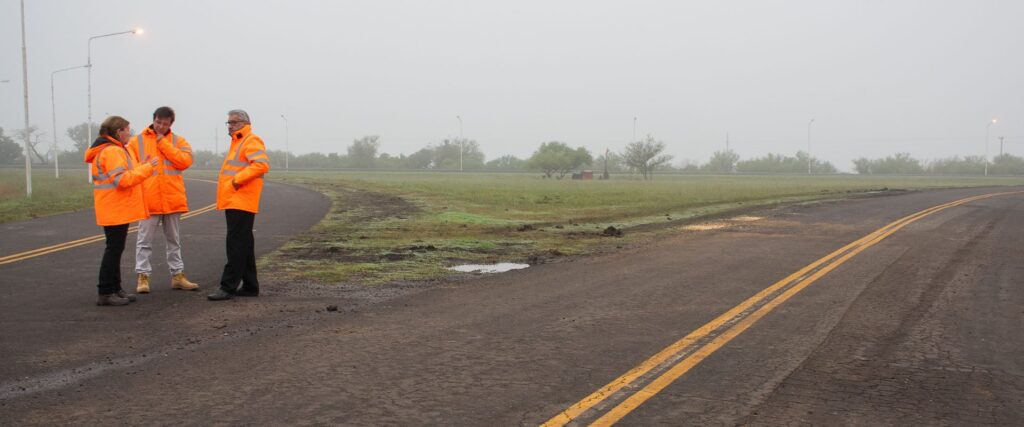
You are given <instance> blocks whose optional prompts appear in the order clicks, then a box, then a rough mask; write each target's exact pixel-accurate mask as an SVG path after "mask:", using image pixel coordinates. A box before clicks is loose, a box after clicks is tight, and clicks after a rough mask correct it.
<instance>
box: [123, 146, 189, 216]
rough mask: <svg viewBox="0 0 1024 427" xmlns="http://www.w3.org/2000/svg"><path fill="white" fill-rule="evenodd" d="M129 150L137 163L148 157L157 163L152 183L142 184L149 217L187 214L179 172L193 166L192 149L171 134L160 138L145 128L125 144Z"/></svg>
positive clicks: (150, 180)
mask: <svg viewBox="0 0 1024 427" xmlns="http://www.w3.org/2000/svg"><path fill="white" fill-rule="evenodd" d="M128 147H129V151H133V150H134V151H135V152H136V153H137V154H138V156H139V159H145V158H147V156H150V157H156V158H158V159H160V163H159V164H158V165H157V166H156V167H155V168H153V179H147V180H146V182H145V183H143V184H142V191H143V193H144V194H145V196H146V207H147V208H149V213H150V215H157V214H169V213H178V212H188V198H187V197H186V196H185V178H184V177H183V176H182V171H184V170H185V169H188V168H189V167H190V166H192V146H191V145H189V144H188V141H186V140H185V138H182V137H181V136H178V135H175V134H174V133H172V132H167V134H166V135H164V136H163V137H159V135H157V134H156V132H155V131H154V130H153V128H152V127H147V128H146V129H144V130H143V131H142V133H140V134H139V135H138V136H136V137H134V138H132V139H131V141H129V142H128Z"/></svg>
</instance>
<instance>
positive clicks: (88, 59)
mask: <svg viewBox="0 0 1024 427" xmlns="http://www.w3.org/2000/svg"><path fill="white" fill-rule="evenodd" d="M142 32H143V30H142V28H135V29H133V30H128V31H121V32H117V33H110V34H103V35H99V36H92V37H89V42H88V43H87V47H88V55H87V56H86V62H85V67H86V68H88V70H89V83H88V93H87V95H86V96H87V97H88V98H89V118H88V120H87V121H86V123H87V124H86V129H88V135H86V140H87V141H88V139H89V138H92V41H93V40H94V39H99V38H103V37H110V36H119V35H122V34H135V35H141V34H142ZM86 174H87V175H88V176H89V182H92V173H90V172H89V169H88V168H86Z"/></svg>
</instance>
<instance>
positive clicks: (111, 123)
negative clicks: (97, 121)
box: [100, 116, 130, 142]
mask: <svg viewBox="0 0 1024 427" xmlns="http://www.w3.org/2000/svg"><path fill="white" fill-rule="evenodd" d="M129 124H130V123H128V120H125V118H124V117H121V116H110V117H107V118H106V119H104V120H103V124H101V125H100V136H109V137H111V138H114V139H117V131H119V130H121V129H124V128H126V127H128V125H129ZM121 142H128V141H121Z"/></svg>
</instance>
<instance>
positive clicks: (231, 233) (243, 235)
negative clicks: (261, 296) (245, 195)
mask: <svg viewBox="0 0 1024 427" xmlns="http://www.w3.org/2000/svg"><path fill="white" fill-rule="evenodd" d="M224 218H225V219H226V220H227V223H228V236H227V245H226V246H227V253H228V263H227V264H225V265H224V274H222V275H221V276H220V288H221V289H223V290H224V291H225V292H228V293H234V292H235V291H236V290H238V284H239V283H241V284H242V288H244V289H245V290H247V291H259V289H260V282H259V280H257V279H256V239H254V238H253V237H252V225H253V223H254V222H255V221H256V214H254V213H252V212H246V211H240V210H237V209H227V210H225V211H224Z"/></svg>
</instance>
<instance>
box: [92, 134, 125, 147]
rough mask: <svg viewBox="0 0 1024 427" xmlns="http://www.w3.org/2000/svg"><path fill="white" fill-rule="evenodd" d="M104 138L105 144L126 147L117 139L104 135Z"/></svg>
mask: <svg viewBox="0 0 1024 427" xmlns="http://www.w3.org/2000/svg"><path fill="white" fill-rule="evenodd" d="M103 138H106V141H105V142H109V143H111V144H114V145H116V146H118V147H124V143H122V142H121V141H118V140H117V138H112V137H110V136H106V135H104V136H103ZM97 142H98V141H97Z"/></svg>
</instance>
